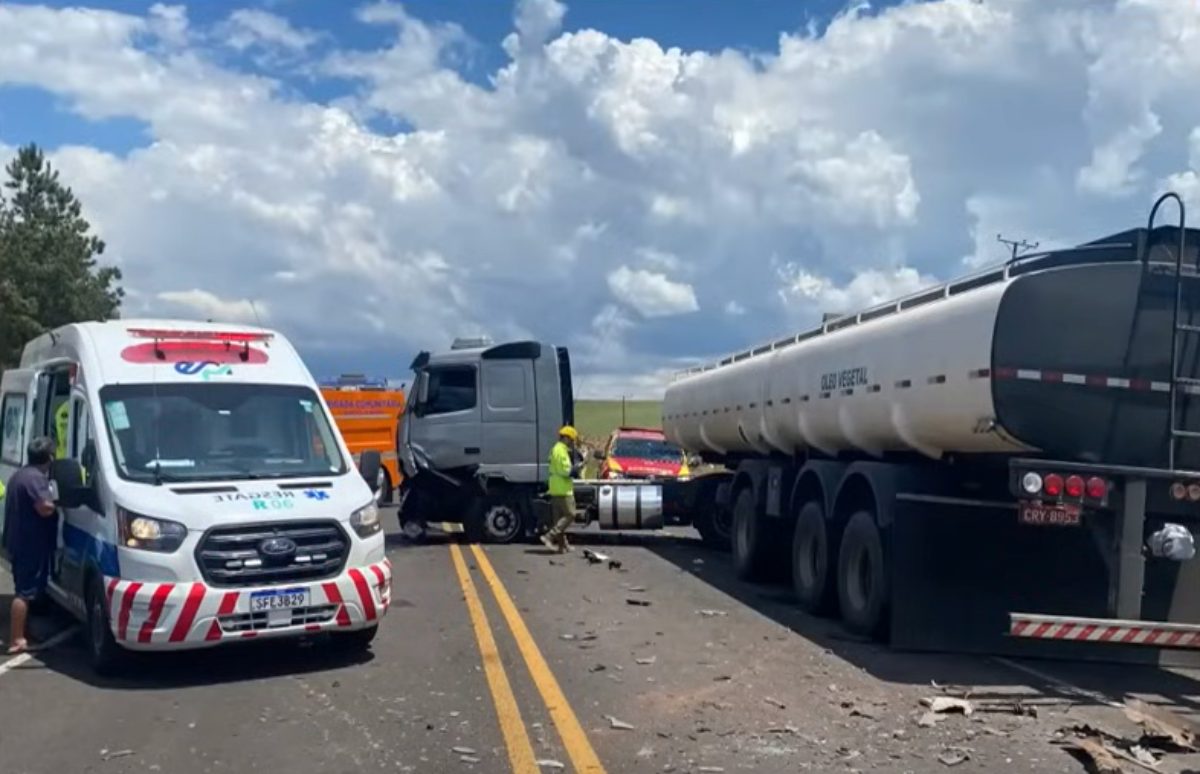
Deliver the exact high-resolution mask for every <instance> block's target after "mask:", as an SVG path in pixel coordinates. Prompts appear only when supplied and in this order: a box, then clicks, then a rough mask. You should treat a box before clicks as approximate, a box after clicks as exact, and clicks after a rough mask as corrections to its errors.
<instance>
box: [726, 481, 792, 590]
mask: <svg viewBox="0 0 1200 774" xmlns="http://www.w3.org/2000/svg"><path fill="white" fill-rule="evenodd" d="M779 532H780V529H779V526H778V524H776V523H774V522H771V521H768V520H767V519H765V518H763V517H762V516H761V515H760V514H759V513H758V505H757V504H756V503H755V502H754V491H753V490H752V489H750V488H749V487H747V488H745V489H743V490H742V491H741V492H739V493H738V496H737V499H736V500H735V501H734V503H733V535H732V542H733V569H734V572H736V573H737V577H739V578H741V579H742V580H747V581H755V580H775V579H777V578H778V577H779V576H780V575H781V570H782V565H783V561H782V560H783V559H784V558H786V556H787V546H786V544H784V545H782V546H781V545H780V543H781V541H780V540H779ZM781 549H782V550H781Z"/></svg>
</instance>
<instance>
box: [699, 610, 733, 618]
mask: <svg viewBox="0 0 1200 774" xmlns="http://www.w3.org/2000/svg"><path fill="white" fill-rule="evenodd" d="M696 612H697V613H699V614H700V615H702V616H704V617H705V618H715V617H717V616H725V615H729V613H726V612H725V611H724V610H697V611H696Z"/></svg>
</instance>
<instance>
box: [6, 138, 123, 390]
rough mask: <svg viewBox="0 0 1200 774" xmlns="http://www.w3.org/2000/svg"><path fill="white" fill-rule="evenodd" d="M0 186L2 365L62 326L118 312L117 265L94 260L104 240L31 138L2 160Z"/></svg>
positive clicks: (12, 362)
mask: <svg viewBox="0 0 1200 774" xmlns="http://www.w3.org/2000/svg"><path fill="white" fill-rule="evenodd" d="M5 172H6V173H7V174H8V179H7V180H6V181H5V182H4V185H3V190H2V191H0V367H11V366H13V365H15V364H16V363H17V362H18V361H19V360H20V356H21V347H22V346H23V345H24V343H25V342H26V341H28V340H29V339H31V338H33V337H35V336H37V335H39V334H41V333H43V332H45V331H47V330H51V329H53V328H57V327H58V326H60V325H66V324H68V323H73V322H82V321H86V320H109V319H112V318H115V317H117V316H118V315H119V314H120V309H121V299H122V298H124V295H125V293H124V291H123V290H122V289H121V287H120V284H119V283H120V280H121V271H120V270H119V269H117V268H115V267H111V266H104V267H102V266H99V265H98V264H97V262H96V256H98V255H100V254H101V253H103V252H104V242H103V241H102V240H101V239H100V238H99V237H97V236H95V235H94V234H92V233H90V232H91V225H90V224H89V223H88V222H87V220H86V219H85V218H84V217H83V214H82V211H83V208H82V205H81V204H80V203H79V200H78V199H76V198H75V194H74V193H73V192H72V191H71V189H70V187H68V186H66V185H65V184H63V183H62V181H60V180H59V178H58V170H56V169H53V168H52V167H51V165H50V163H49V162H48V161H46V157H45V155H44V154H43V153H42V151H41V150H40V149H39V148H38V147H37V146H36V145H33V144H30V145H27V146H24V147H22V148H20V149H19V150H18V151H17V155H16V158H14V159H13V160H12V161H11V162H9V164H8V166H7V167H5Z"/></svg>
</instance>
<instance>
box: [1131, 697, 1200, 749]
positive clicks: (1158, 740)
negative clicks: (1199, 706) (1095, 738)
mask: <svg viewBox="0 0 1200 774" xmlns="http://www.w3.org/2000/svg"><path fill="white" fill-rule="evenodd" d="M1125 717H1127V718H1129V719H1130V720H1132V721H1133V722H1134V723H1136V724H1138V725H1139V726H1141V728H1142V731H1143V735H1142V738H1141V740H1140V741H1141V743H1142V744H1144V745H1147V746H1149V747H1155V748H1158V749H1160V750H1164V751H1166V752H1200V747H1197V739H1198V738H1200V729H1198V728H1197V727H1196V725H1195V724H1193V723H1190V722H1188V721H1187V720H1185V719H1184V718H1181V717H1179V716H1178V715H1176V714H1175V713H1173V712H1170V711H1168V710H1165V709H1159V708H1158V707H1153V706H1151V705H1149V704H1147V703H1146V702H1144V701H1139V700H1138V699H1129V700H1128V701H1126V702H1125Z"/></svg>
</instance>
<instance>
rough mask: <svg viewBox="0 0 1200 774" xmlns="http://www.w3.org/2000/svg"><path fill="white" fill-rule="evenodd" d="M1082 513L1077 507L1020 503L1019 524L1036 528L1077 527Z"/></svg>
mask: <svg viewBox="0 0 1200 774" xmlns="http://www.w3.org/2000/svg"><path fill="white" fill-rule="evenodd" d="M1082 513H1083V509H1082V508H1080V507H1079V506H1078V505H1046V504H1045V503H1029V502H1023V503H1021V523H1022V524H1032V525H1034V526H1038V527H1045V526H1051V527H1078V526H1079V521H1080V516H1081V515H1082Z"/></svg>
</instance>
